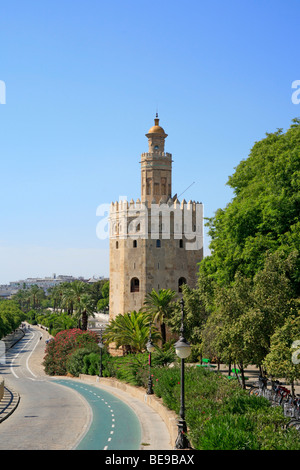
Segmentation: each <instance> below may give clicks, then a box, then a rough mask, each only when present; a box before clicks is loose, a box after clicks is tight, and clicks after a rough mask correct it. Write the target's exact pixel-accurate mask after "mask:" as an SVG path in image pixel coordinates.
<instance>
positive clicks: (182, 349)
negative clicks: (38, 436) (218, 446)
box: [175, 299, 191, 449]
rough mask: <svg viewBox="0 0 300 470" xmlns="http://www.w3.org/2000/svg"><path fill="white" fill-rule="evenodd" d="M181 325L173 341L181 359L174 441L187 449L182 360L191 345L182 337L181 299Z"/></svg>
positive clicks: (182, 314) (188, 444)
mask: <svg viewBox="0 0 300 470" xmlns="http://www.w3.org/2000/svg"><path fill="white" fill-rule="evenodd" d="M180 304H181V327H180V338H179V341H177V343H175V350H176V354H177V356H178V357H179V358H180V359H181V381H180V411H179V416H180V418H179V420H178V424H177V426H178V435H177V439H176V442H175V448H176V449H188V448H191V445H190V443H189V440H188V438H187V436H186V433H187V426H186V422H185V406H184V360H185V358H187V357H188V356H189V355H190V354H191V346H190V344H189V343H188V342H187V341H186V339H185V337H184V324H183V317H184V300H183V299H181V301H180Z"/></svg>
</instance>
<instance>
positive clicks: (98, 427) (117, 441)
mask: <svg viewBox="0 0 300 470" xmlns="http://www.w3.org/2000/svg"><path fill="white" fill-rule="evenodd" d="M55 382H56V383H59V384H61V385H65V386H66V387H70V388H73V389H74V390H76V391H77V392H78V393H80V394H81V395H82V396H83V397H84V398H85V399H86V401H87V402H88V403H89V405H90V407H91V409H92V412H93V417H92V422H91V425H90V428H89V430H88V431H87V433H86V434H85V436H84V437H83V439H82V440H81V441H80V443H79V444H78V445H77V447H76V450H138V449H140V445H141V426H140V422H139V420H138V418H137V416H136V414H135V413H134V412H133V410H132V409H131V408H130V407H129V406H128V405H126V404H125V403H124V402H122V401H121V400H120V399H119V398H117V397H115V396H114V395H112V394H110V393H108V392H106V391H104V390H101V389H100V388H98V387H94V386H93V385H87V384H85V383H78V382H76V381H72V380H63V379H60V380H55Z"/></svg>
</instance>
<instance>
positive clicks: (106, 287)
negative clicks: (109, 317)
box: [97, 281, 109, 312]
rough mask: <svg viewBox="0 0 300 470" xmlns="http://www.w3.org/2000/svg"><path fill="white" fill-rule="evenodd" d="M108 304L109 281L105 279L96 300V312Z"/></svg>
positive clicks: (102, 309)
mask: <svg viewBox="0 0 300 470" xmlns="http://www.w3.org/2000/svg"><path fill="white" fill-rule="evenodd" d="M108 305H109V281H106V282H105V283H104V284H102V289H101V298H100V299H99V300H98V302H97V310H98V312H100V311H105V310H106V308H107V307H108Z"/></svg>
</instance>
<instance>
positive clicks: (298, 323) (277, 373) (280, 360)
mask: <svg viewBox="0 0 300 470" xmlns="http://www.w3.org/2000/svg"><path fill="white" fill-rule="evenodd" d="M299 350H300V314H299V313H298V315H293V316H290V317H288V318H287V319H286V321H285V322H284V324H283V325H282V326H281V327H279V328H276V330H275V333H274V334H273V336H272V337H271V347H270V352H269V354H267V356H266V358H265V360H264V366H265V367H266V369H267V371H268V373H269V374H270V375H272V376H273V377H277V378H285V379H286V380H287V381H288V382H289V383H290V384H291V385H292V393H293V394H294V393H295V390H294V382H295V380H299V379H300V361H299V357H298V356H299Z"/></svg>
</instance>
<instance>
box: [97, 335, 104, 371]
mask: <svg viewBox="0 0 300 470" xmlns="http://www.w3.org/2000/svg"><path fill="white" fill-rule="evenodd" d="M98 346H99V348H100V368H99V377H102V349H103V348H104V344H103V342H102V330H100V342H99V343H98Z"/></svg>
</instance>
